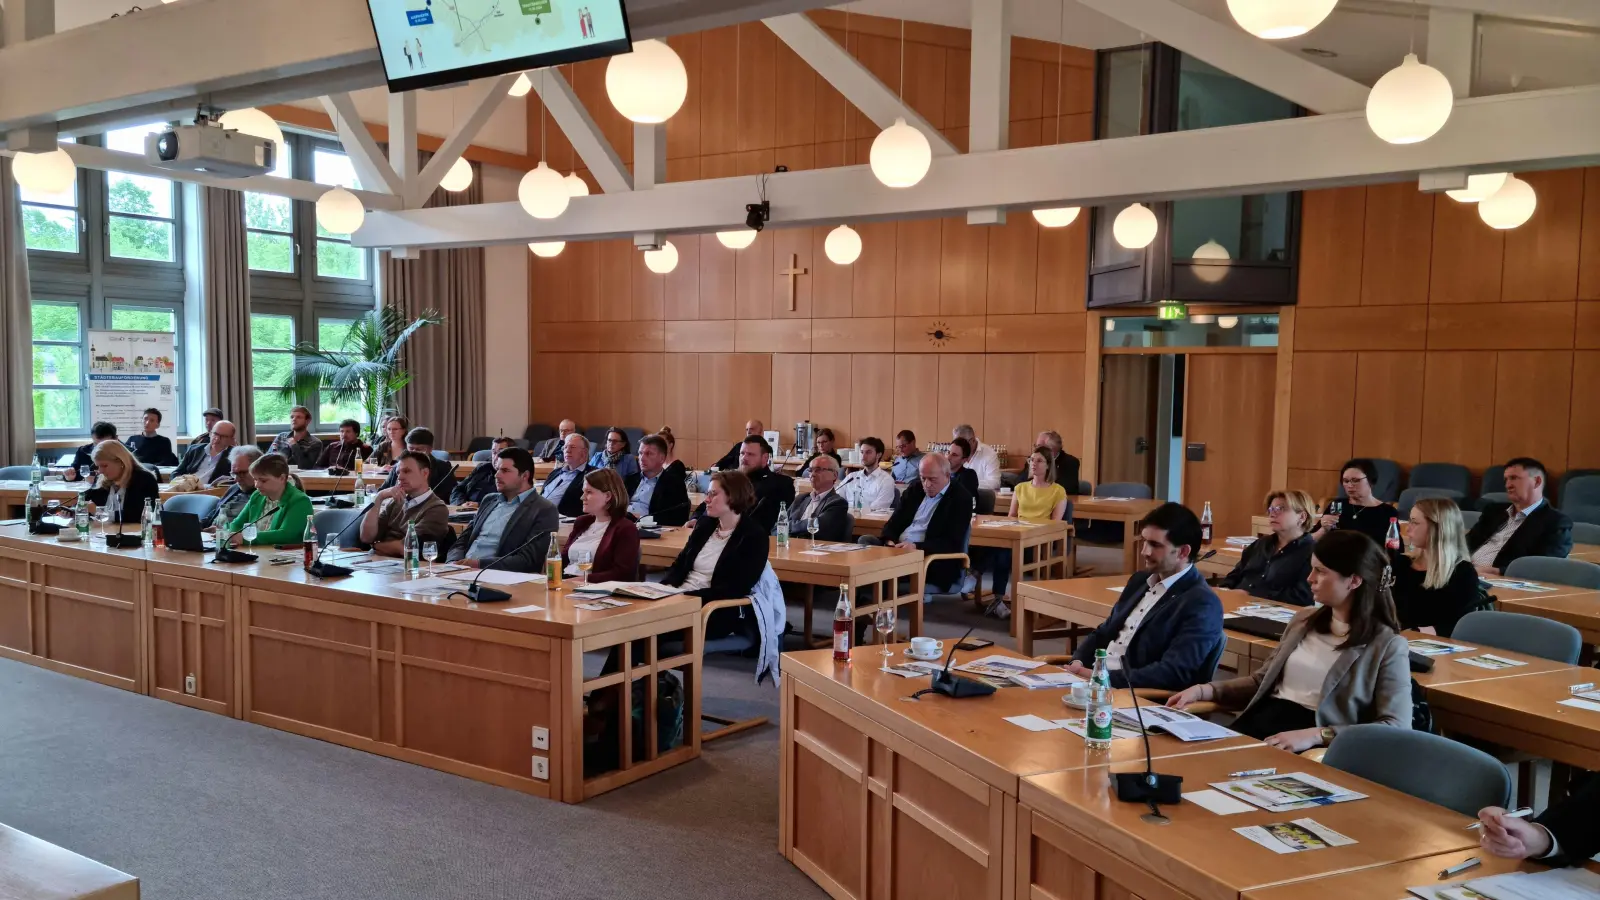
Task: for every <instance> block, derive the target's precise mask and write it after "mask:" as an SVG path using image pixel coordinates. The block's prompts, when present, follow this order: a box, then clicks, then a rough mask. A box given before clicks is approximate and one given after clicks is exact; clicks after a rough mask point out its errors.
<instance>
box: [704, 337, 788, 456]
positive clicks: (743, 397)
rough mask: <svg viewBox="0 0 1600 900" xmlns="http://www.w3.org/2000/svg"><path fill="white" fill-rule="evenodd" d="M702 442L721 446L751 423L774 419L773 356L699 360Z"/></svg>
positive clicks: (734, 355) (739, 355) (715, 356)
mask: <svg viewBox="0 0 1600 900" xmlns="http://www.w3.org/2000/svg"><path fill="white" fill-rule="evenodd" d="M696 392H697V393H698V394H699V396H700V439H701V440H702V441H711V442H713V443H715V444H718V445H721V444H726V443H730V442H732V441H734V440H737V439H738V438H739V437H741V436H743V434H744V423H745V422H747V421H749V420H750V419H760V420H761V421H763V422H766V421H767V420H769V419H771V418H772V355H771V354H769V353H708V354H705V355H704V356H702V357H701V358H700V383H699V384H698V385H696Z"/></svg>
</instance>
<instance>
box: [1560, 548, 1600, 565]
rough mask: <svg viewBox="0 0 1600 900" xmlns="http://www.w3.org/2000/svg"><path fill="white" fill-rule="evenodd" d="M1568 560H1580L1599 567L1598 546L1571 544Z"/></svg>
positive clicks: (1599, 551) (1599, 550) (1599, 552)
mask: <svg viewBox="0 0 1600 900" xmlns="http://www.w3.org/2000/svg"><path fill="white" fill-rule="evenodd" d="M1567 557H1568V558H1569V559H1581V560H1583V561H1584V562H1592V563H1595V564H1597V565H1600V544H1573V545H1572V552H1571V553H1569V554H1567Z"/></svg>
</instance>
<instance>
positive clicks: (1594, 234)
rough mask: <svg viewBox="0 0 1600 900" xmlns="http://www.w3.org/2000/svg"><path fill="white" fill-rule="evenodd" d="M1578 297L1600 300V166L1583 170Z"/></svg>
mask: <svg viewBox="0 0 1600 900" xmlns="http://www.w3.org/2000/svg"><path fill="white" fill-rule="evenodd" d="M1578 297H1579V298H1580V299H1583V300H1600V167H1590V168H1587V169H1584V170H1583V223H1582V227H1581V229H1580V233H1579V236H1578Z"/></svg>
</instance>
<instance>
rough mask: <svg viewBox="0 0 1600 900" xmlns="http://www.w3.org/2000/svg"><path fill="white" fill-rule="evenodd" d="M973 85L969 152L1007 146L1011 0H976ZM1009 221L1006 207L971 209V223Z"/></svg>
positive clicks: (996, 223)
mask: <svg viewBox="0 0 1600 900" xmlns="http://www.w3.org/2000/svg"><path fill="white" fill-rule="evenodd" d="M1063 2H1064V0H1063ZM969 87H970V90H969V91H968V104H969V118H968V121H969V122H970V124H971V127H970V128H969V129H968V131H967V152H969V153H988V152H991V151H994V150H1004V149H1006V148H1007V147H1009V146H1010V144H1009V141H1010V138H1011V135H1010V123H1011V0H972V72H971V81H970V85H969ZM1005 223H1006V211H1005V210H1004V209H1000V208H998V207H994V206H990V207H985V208H983V209H970V210H967V224H968V225H1004V224H1005Z"/></svg>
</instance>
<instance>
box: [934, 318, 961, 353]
mask: <svg viewBox="0 0 1600 900" xmlns="http://www.w3.org/2000/svg"><path fill="white" fill-rule="evenodd" d="M927 333H928V343H930V344H932V345H933V346H935V347H943V346H944V345H945V344H948V343H949V342H951V341H953V340H955V339H956V334H955V332H953V331H951V330H950V326H949V325H946V324H945V323H944V322H942V321H939V320H937V319H935V320H934V321H933V322H932V323H931V324H930V326H929V328H928V332H927Z"/></svg>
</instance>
